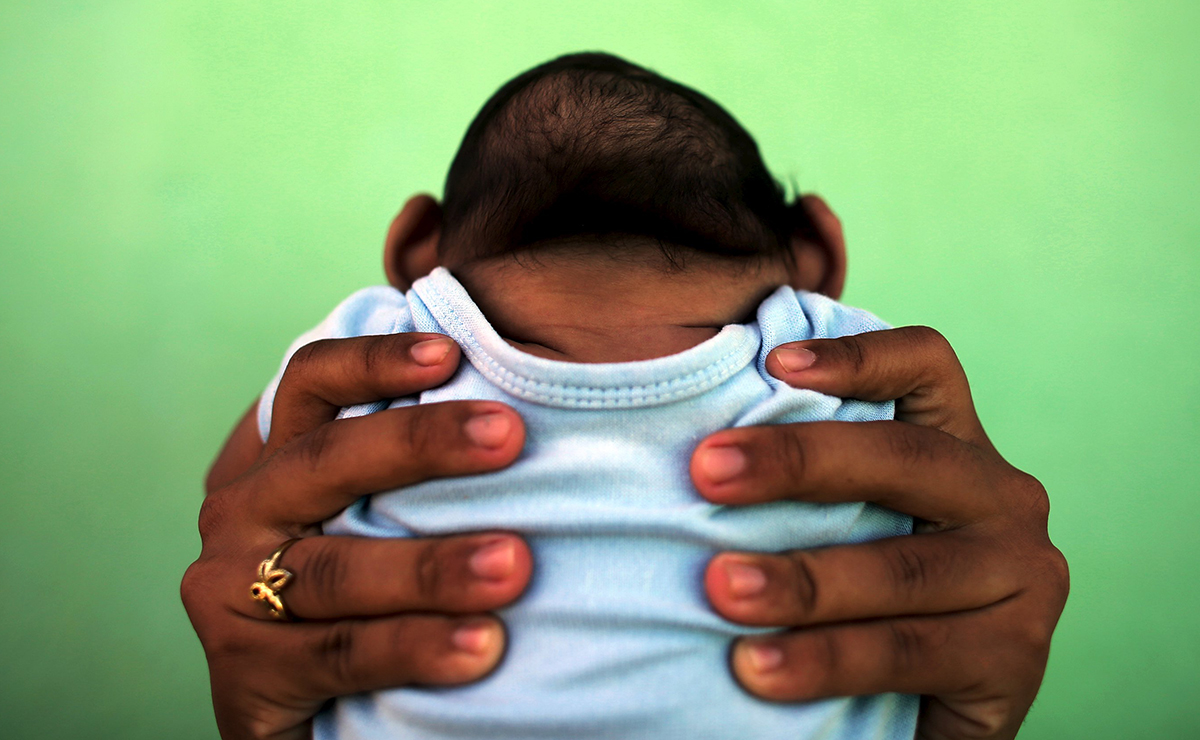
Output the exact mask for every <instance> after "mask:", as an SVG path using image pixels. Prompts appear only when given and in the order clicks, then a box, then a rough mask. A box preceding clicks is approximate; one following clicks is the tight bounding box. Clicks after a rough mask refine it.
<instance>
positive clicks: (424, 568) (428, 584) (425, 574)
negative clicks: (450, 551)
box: [413, 543, 445, 604]
mask: <svg viewBox="0 0 1200 740" xmlns="http://www.w3.org/2000/svg"><path fill="white" fill-rule="evenodd" d="M439 551H440V548H439V547H438V546H437V544H435V543H427V544H425V545H424V546H423V547H422V548H421V550H420V552H419V553H418V554H417V557H416V560H415V561H414V563H413V582H414V585H415V586H416V591H417V594H418V595H419V596H420V598H421V600H422V601H423V602H424V603H427V604H428V603H434V602H435V601H436V600H437V598H438V595H439V594H441V593H442V590H443V587H444V581H445V568H443V567H442V562H443V560H444V558H443V557H442V556H441V553H440V552H439Z"/></svg>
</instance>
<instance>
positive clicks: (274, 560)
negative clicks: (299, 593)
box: [250, 539, 299, 622]
mask: <svg viewBox="0 0 1200 740" xmlns="http://www.w3.org/2000/svg"><path fill="white" fill-rule="evenodd" d="M297 542H299V540H298V539H290V540H288V541H287V542H285V543H283V544H282V545H280V546H279V547H278V548H277V549H276V550H275V552H273V553H271V557H269V558H267V559H266V560H264V561H262V563H260V564H259V566H258V580H257V581H255V583H254V585H253V586H251V587H250V597H251V598H252V599H254V600H255V601H261V602H263V606H265V607H267V611H269V612H270V613H271V616H272V617H274V618H275V619H279V620H283V621H285V622H286V621H289V620H291V618H292V617H291V616H290V615H289V614H288V610H287V608H286V607H284V605H283V597H282V593H283V589H285V588H287V586H288V584H289V583H291V582H292V572H291V571H288V570H284V569H283V568H280V567H279V559H280V558H282V557H283V553H285V552H287V549H288V548H289V547H291V546H292V545H294V544H296V543H297Z"/></svg>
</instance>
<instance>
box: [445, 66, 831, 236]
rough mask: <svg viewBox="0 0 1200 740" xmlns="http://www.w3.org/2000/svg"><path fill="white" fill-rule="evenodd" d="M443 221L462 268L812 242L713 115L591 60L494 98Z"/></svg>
mask: <svg viewBox="0 0 1200 740" xmlns="http://www.w3.org/2000/svg"><path fill="white" fill-rule="evenodd" d="M444 210H445V226H444V230H443V236H442V244H443V249H444V250H446V251H448V252H449V251H455V252H456V253H458V254H461V255H462V256H464V257H468V258H480V257H490V256H497V255H503V254H509V253H513V252H517V251H520V250H524V249H528V248H531V247H535V245H538V244H539V243H547V242H551V241H555V240H569V239H572V238H579V237H601V238H602V237H605V236H617V235H619V236H639V237H649V238H651V239H654V240H657V241H658V242H659V244H660V246H661V248H662V249H663V250H664V252H665V253H666V254H667V256H668V257H669V258H672V259H674V253H675V251H676V250H677V249H679V248H683V249H691V250H696V251H701V252H707V253H713V254H722V255H728V256H758V255H776V254H783V255H786V254H787V243H788V240H789V239H790V238H791V236H792V235H793V234H795V233H797V232H801V233H803V232H807V231H810V230H811V227H810V225H809V221H808V218H807V215H806V214H805V213H804V210H803V208H801V207H799V206H798V205H796V204H792V205H789V204H788V203H787V201H786V199H785V195H784V191H783V188H782V187H781V186H780V185H779V184H778V183H777V182H776V181H775V179H774V178H772V177H771V175H770V173H769V172H768V171H767V168H766V165H765V164H764V163H763V160H762V157H761V155H760V154H759V151H758V146H757V144H755V142H754V139H753V138H751V137H750V134H749V133H747V132H746V130H745V129H744V128H742V126H741V125H740V124H738V122H737V121H736V120H734V118H733V117H732V116H731V115H729V113H727V112H726V111H725V110H724V109H723V108H721V106H719V105H717V104H716V103H715V102H713V101H712V100H711V99H709V98H708V97H706V96H704V95H702V94H701V93H699V92H697V91H695V90H692V89H691V88H688V87H685V86H683V85H680V84H679V83H676V82H673V81H671V80H668V79H666V78H664V77H662V76H660V75H658V74H656V73H654V72H651V71H650V70H648V69H645V68H643V67H639V66H637V65H635V64H632V63H630V62H627V61H625V60H624V59H621V58H619V57H616V56H612V55H610V54H601V53H582V54H570V55H567V56H562V57H559V58H557V59H554V60H551V61H549V62H546V63H545V64H542V65H539V66H537V67H534V68H533V69H531V70H529V71H527V72H524V73H523V74H521V75H519V76H517V77H515V78H514V79H512V80H510V81H509V82H507V83H506V84H505V85H504V86H503V87H501V88H500V89H499V90H498V91H496V93H495V94H494V95H492V97H491V98H490V99H489V100H488V101H487V102H486V103H485V104H484V106H483V108H482V109H481V110H480V111H479V113H478V115H476V116H475V119H474V120H473V121H472V122H471V125H470V127H469V128H468V129H467V133H466V135H465V136H464V137H463V141H462V144H461V145H460V146H459V150H458V153H457V154H456V155H455V157H454V161H453V163H452V164H451V165H450V172H449V174H448V175H447V177H446V190H445V195H444ZM458 250H464V251H462V252H459V251H458Z"/></svg>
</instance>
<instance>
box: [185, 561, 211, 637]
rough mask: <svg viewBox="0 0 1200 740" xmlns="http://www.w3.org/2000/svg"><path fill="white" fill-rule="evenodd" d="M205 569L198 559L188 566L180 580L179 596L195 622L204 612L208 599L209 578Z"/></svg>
mask: <svg viewBox="0 0 1200 740" xmlns="http://www.w3.org/2000/svg"><path fill="white" fill-rule="evenodd" d="M205 570H206V568H205V566H204V565H203V564H202V563H201V561H199V560H197V561H196V562H194V563H192V564H191V565H189V566H188V567H187V570H185V571H184V572H183V578H182V579H181V580H180V582H179V598H180V600H181V601H183V608H184V610H185V611H186V612H187V613H188V617H189V618H190V619H191V620H192V623H193V624H195V623H196V620H197V617H198V616H199V615H200V614H201V613H202V612H203V610H204V605H205V604H206V603H207V601H208V598H207V597H208V581H209V579H208V576H207V575H206V574H205Z"/></svg>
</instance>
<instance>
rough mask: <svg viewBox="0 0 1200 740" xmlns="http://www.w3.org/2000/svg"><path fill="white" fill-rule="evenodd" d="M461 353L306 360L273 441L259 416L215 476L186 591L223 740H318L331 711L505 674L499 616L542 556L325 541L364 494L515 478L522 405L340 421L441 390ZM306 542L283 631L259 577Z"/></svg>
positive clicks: (283, 401) (351, 342) (467, 540)
mask: <svg viewBox="0 0 1200 740" xmlns="http://www.w3.org/2000/svg"><path fill="white" fill-rule="evenodd" d="M458 360H459V351H458V348H457V346H455V345H454V343H453V342H451V341H450V340H449V339H448V338H446V337H443V336H440V335H430V334H424V335H422V334H398V335H393V336H378V337H360V338H355V339H344V340H324V341H321V342H316V343H314V344H310V345H308V346H307V347H304V348H302V349H301V350H300V351H299V352H297V353H296V354H295V355H294V356H293V358H292V360H291V362H290V363H289V364H288V367H287V370H286V371H285V373H284V376H283V379H282V381H281V382H280V386H279V391H278V394H277V395H276V399H275V405H274V409H273V421H272V426H271V434H270V438H269V439H268V440H267V443H266V445H265V446H264V445H263V444H261V443H260V442H259V439H258V435H257V431H256V428H255V422H254V414H253V409H251V413H248V414H247V415H246V417H245V418H243V419H242V422H241V423H240V424H239V425H238V427H237V428H236V429H235V430H234V432H233V434H232V435H230V438H229V441H228V442H227V443H226V447H225V449H224V450H222V452H221V454H220V455H219V456H218V458H217V461H216V462H215V463H214V465H213V468H212V471H211V472H210V474H209V478H208V482H207V488H208V490H209V494H208V496H207V498H206V499H205V501H204V504H203V506H202V509H201V512H200V538H201V543H202V550H201V553H200V557H199V559H197V560H196V562H195V563H193V564H192V565H191V566H190V567H189V568H188V570H187V573H186V574H185V575H184V577H183V583H182V588H181V591H182V596H183V602H184V606H185V607H186V608H187V612H188V616H189V617H190V618H191V620H192V624H193V626H194V627H195V629H196V633H197V634H198V635H199V637H200V641H201V643H202V644H203V646H204V650H205V653H206V655H207V657H208V664H209V673H210V677H211V681H212V693H213V705H214V708H215V710H216V717H217V725H218V727H219V729H220V731H221V735H222V737H224V738H227V739H230V738H273V739H279V740H282V739H285V738H297V739H299V738H307V737H309V735H310V724H311V719H312V717H313V716H314V715H315V714H316V712H317V711H318V710H319V709H320V707H321V705H322V704H323V703H324V702H325V701H326V700H328V699H330V698H333V697H337V696H343V695H347V694H354V693H358V692H363V691H371V690H375V689H384V688H392V687H397V686H404V685H409V684H424V685H445V684H457V683H464V682H468V681H472V680H475V679H477V678H479V677H481V676H483V675H485V674H486V673H487V672H488V671H490V670H491V669H492V668H493V667H494V666H495V665H496V663H497V661H498V660H499V659H500V657H501V654H502V653H503V649H504V631H503V627H502V625H501V624H500V623H499V621H498V620H496V619H495V618H494V617H492V616H488V615H486V614H484V613H485V612H487V611H489V610H491V609H495V608H497V607H500V606H503V605H505V604H507V603H509V602H510V601H512V600H513V599H515V598H516V597H517V596H518V595H519V594H520V593H521V591H522V590H523V589H524V588H525V585H526V583H527V582H528V579H529V575H530V572H531V560H530V555H529V550H528V547H527V546H526V545H525V543H524V542H523V541H522V540H520V539H519V538H517V537H515V536H512V535H508V534H503V533H480V534H471V535H465V536H456V537H445V538H435V539H365V538H354V537H333V536H322V535H320V534H319V531H320V530H319V526H318V525H319V524H320V522H321V521H322V520H324V519H326V518H328V517H330V516H333V515H334V514H336V513H338V512H339V511H341V510H342V509H344V508H345V507H346V506H348V505H349V504H351V503H352V502H354V501H355V500H356V499H358V498H359V497H360V496H362V495H365V494H369V493H374V492H377V491H381V490H386V489H391V488H396V487H401V486H405V485H410V484H413V483H416V482H419V481H422V480H425V479H428V478H434V477H440V476H450V475H465V474H471V473H479V472H483V471H488V470H493V469H497V468H501V467H504V466H505V465H508V464H509V463H511V462H512V461H513V460H514V459H515V458H516V456H517V454H518V453H519V452H520V450H521V448H522V446H523V445H524V427H523V425H522V423H521V419H520V417H519V416H518V415H517V414H516V412H514V411H513V410H512V409H511V408H509V407H508V406H504V405H502V404H497V403H491V402H484V401H462V402H450V403H441V404H431V405H421V406H414V407H409V408H397V409H393V410H389V411H383V412H380V413H377V414H371V415H369V416H364V417H360V418H354V419H341V420H335V417H336V415H337V412H338V410H339V409H340V408H341V407H343V406H348V405H351V404H356V403H365V402H370V401H375V400H379V399H386V398H396V397H400V396H405V395H409V394H412V393H415V392H418V391H420V390H423V389H426V388H431V387H433V386H436V385H439V384H441V383H442V382H444V381H445V380H446V379H447V378H449V377H450V375H451V374H452V373H453V372H454V369H455V367H457V364H458ZM292 538H300V539H299V540H298V541H297V542H296V543H295V544H294V545H293V546H291V547H290V549H288V550H287V551H286V552H285V554H284V555H283V557H282V560H281V563H280V566H281V567H283V568H286V569H287V570H288V571H291V572H292V573H293V574H294V578H293V582H292V583H290V584H289V585H287V586H286V589H285V590H283V591H282V592H281V593H282V595H283V600H284V603H285V605H286V608H287V610H288V612H289V613H290V614H291V615H292V616H293V617H295V618H296V619H297V620H298V621H295V622H287V623H285V622H280V621H274V620H272V619H271V618H270V615H269V613H268V611H267V609H266V607H265V606H264V605H263V604H261V603H258V602H256V601H254V600H253V599H252V598H251V596H250V586H251V584H252V583H253V582H254V581H255V579H256V572H257V567H258V565H259V563H260V562H262V561H263V560H264V559H265V558H267V557H268V556H270V555H271V554H272V553H273V552H274V551H275V550H276V549H277V548H279V547H280V545H281V544H283V543H284V542H286V541H287V540H289V539H292Z"/></svg>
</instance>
